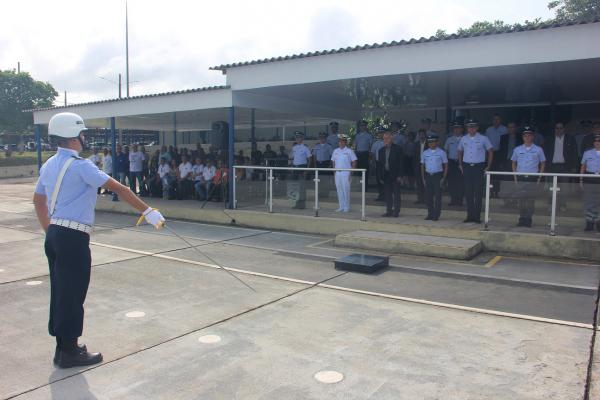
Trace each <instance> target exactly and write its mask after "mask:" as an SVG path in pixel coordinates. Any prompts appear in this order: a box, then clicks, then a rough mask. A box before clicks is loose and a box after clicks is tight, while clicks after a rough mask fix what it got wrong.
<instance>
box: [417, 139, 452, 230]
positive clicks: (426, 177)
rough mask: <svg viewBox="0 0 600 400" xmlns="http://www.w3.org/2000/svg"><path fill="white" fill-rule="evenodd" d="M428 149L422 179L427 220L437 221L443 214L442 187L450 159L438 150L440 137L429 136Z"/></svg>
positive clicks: (424, 157) (424, 155)
mask: <svg viewBox="0 0 600 400" xmlns="http://www.w3.org/2000/svg"><path fill="white" fill-rule="evenodd" d="M427 146H428V149H427V150H425V151H424V152H423V154H421V179H423V185H424V186H425V203H426V204H427V217H426V218H425V219H426V220H432V221H437V220H438V219H440V215H441V213H442V185H443V184H444V181H445V180H446V176H447V175H448V157H447V156H446V152H444V150H442V149H440V148H438V136H437V135H435V134H430V135H429V136H427Z"/></svg>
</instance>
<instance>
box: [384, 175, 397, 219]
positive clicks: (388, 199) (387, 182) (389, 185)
mask: <svg viewBox="0 0 600 400" xmlns="http://www.w3.org/2000/svg"><path fill="white" fill-rule="evenodd" d="M383 188H384V189H383V191H384V194H385V204H386V208H387V211H386V212H387V214H388V215H392V214H393V215H394V216H396V217H397V216H398V215H399V214H400V183H398V181H397V180H396V179H395V178H394V177H393V176H391V174H390V173H389V172H387V171H386V172H384V174H383Z"/></svg>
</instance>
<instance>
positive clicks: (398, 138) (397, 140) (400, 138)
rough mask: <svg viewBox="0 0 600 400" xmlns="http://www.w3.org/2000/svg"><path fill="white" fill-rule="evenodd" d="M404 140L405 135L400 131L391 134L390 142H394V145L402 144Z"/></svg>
mask: <svg viewBox="0 0 600 400" xmlns="http://www.w3.org/2000/svg"><path fill="white" fill-rule="evenodd" d="M405 142H406V137H405V136H404V135H403V134H401V133H400V132H396V133H394V136H392V143H394V144H395V145H398V146H403V145H404V143H405Z"/></svg>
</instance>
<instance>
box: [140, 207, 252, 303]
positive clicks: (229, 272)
mask: <svg viewBox="0 0 600 400" xmlns="http://www.w3.org/2000/svg"><path fill="white" fill-rule="evenodd" d="M143 218H144V216H143V215H142V216H141V217H140V219H139V220H138V222H137V224H136V226H139V225H140V224H141V223H142V221H143ZM162 227H163V228H166V229H167V230H168V231H169V232H171V233H172V234H173V235H175V236H176V237H178V238H179V239H180V240H182V241H183V242H185V243H186V244H187V245H188V246H190V247H191V248H192V249H194V250H196V252H197V253H198V254H200V255H201V256H203V257H205V258H208V259H209V260H210V261H211V262H212V263H213V264H214V265H216V266H217V267H219V269H222V270H223V271H225V272H227V273H228V274H229V275H230V276H232V277H234V278H235V279H237V280H238V281H239V282H240V283H241V284H242V285H244V286H246V287H247V288H248V289H250V290H252V291H253V292H254V293H257V291H256V289H254V288H253V287H252V286H250V285H249V284H247V283H246V282H244V281H243V280H242V279H241V278H239V277H238V276H236V275H235V274H234V273H233V272H231V271H229V270H228V269H227V268H223V267H222V266H221V265H219V263H218V262H216V261H215V260H214V259H213V258H212V257H210V256H209V255H207V254H205V253H204V252H202V251H201V250H200V249H199V248H197V247H196V246H194V245H193V244H191V243H190V242H189V241H188V240H187V239H186V238H184V237H183V236H181V235H180V234H178V233H177V232H175V231H174V230H173V229H171V228H170V227H169V226H168V225H167V224H166V223H165V222H163V223H162Z"/></svg>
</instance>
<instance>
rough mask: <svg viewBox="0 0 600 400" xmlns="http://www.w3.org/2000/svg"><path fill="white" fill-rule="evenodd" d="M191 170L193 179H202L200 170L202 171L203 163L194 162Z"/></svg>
mask: <svg viewBox="0 0 600 400" xmlns="http://www.w3.org/2000/svg"><path fill="white" fill-rule="evenodd" d="M192 172H193V174H194V180H195V181H201V180H202V172H204V165H202V164H200V165H198V164H195V165H194V166H193V167H192Z"/></svg>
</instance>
